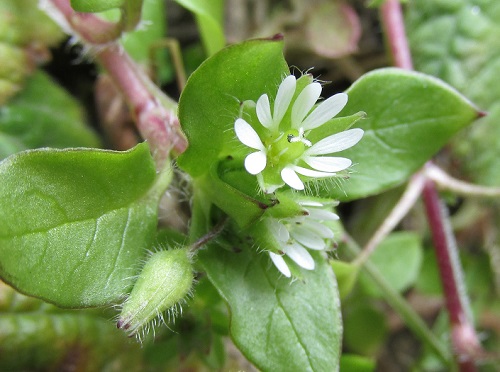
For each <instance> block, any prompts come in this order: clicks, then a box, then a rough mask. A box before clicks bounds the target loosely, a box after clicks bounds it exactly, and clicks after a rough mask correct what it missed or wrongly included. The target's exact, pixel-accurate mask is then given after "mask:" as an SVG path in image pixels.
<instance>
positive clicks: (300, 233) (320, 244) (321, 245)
mask: <svg viewBox="0 0 500 372" xmlns="http://www.w3.org/2000/svg"><path fill="white" fill-rule="evenodd" d="M290 234H291V235H292V238H294V239H295V240H296V241H298V242H299V243H300V244H302V245H303V246H304V247H306V248H309V249H315V250H322V249H325V247H326V244H325V241H324V240H323V239H322V238H321V237H319V236H318V235H317V234H315V233H314V232H313V231H311V230H309V229H307V227H304V226H300V225H298V226H294V228H293V229H292V231H291V232H290Z"/></svg>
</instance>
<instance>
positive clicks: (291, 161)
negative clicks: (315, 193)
mask: <svg viewBox="0 0 500 372" xmlns="http://www.w3.org/2000/svg"><path fill="white" fill-rule="evenodd" d="M304 78H308V77H307V76H306V77H304ZM296 88H297V80H296V78H295V77H294V76H292V75H290V76H287V77H286V78H285V79H284V80H283V82H282V83H281V84H280V86H279V88H278V93H277V94H276V99H275V100H274V105H273V110H272V111H271V104H270V101H269V97H268V95H267V94H263V95H262V96H260V98H259V99H258V100H257V103H256V105H255V110H256V114H257V118H258V120H259V125H261V126H262V127H264V128H265V130H263V131H259V132H263V133H264V134H262V136H259V134H258V133H257V131H256V130H255V129H254V128H253V127H252V125H250V124H249V123H248V122H247V121H245V120H244V119H242V118H238V119H236V121H235V124H234V130H235V132H236V137H237V138H238V139H239V140H240V142H241V143H243V144H244V145H246V146H248V147H250V148H252V149H254V150H257V152H253V153H250V154H249V155H247V157H246V158H245V169H246V170H247V171H248V172H249V173H250V174H253V175H258V180H259V184H260V185H261V187H262V189H263V190H264V192H266V193H270V192H274V190H276V189H277V188H278V187H281V186H283V185H284V184H287V185H288V186H290V187H291V188H293V189H296V190H303V189H304V183H303V181H302V179H301V177H300V176H305V177H309V178H323V177H333V176H335V175H336V173H337V172H340V171H342V170H345V169H347V168H348V167H350V166H351V164H352V162H351V160H350V159H347V158H342V157H332V156H323V155H328V154H332V153H335V152H339V151H342V150H345V149H348V148H350V147H352V146H354V145H355V144H356V143H358V142H359V141H360V140H361V138H362V137H363V130H362V129H359V128H355V129H350V130H346V131H344V132H340V133H336V134H333V135H330V136H327V137H326V138H323V139H322V140H320V141H318V142H316V143H312V142H311V141H310V140H308V139H307V136H308V134H309V133H310V132H311V131H313V130H315V129H316V128H319V127H321V126H322V125H323V124H325V123H327V122H328V121H330V120H331V119H332V118H333V117H335V116H336V115H337V114H338V113H339V112H340V111H341V110H342V109H343V108H344V106H345V105H346V103H347V94H345V93H339V94H336V95H334V96H332V97H330V98H328V99H327V100H325V101H323V102H322V103H320V104H319V105H318V106H317V107H316V108H315V109H314V110H313V108H314V105H315V104H316V101H317V100H318V98H319V96H320V94H321V89H322V88H321V84H319V83H317V82H312V83H309V84H308V85H306V86H305V87H304V88H303V89H302V91H301V92H300V93H299V94H298V96H297V97H296V99H295V101H293V102H292V100H293V97H294V95H295V92H296ZM290 106H291V112H290ZM288 112H290V114H289V115H287V113H288ZM276 174H278V175H279V178H277V177H275V175H276ZM280 180H281V181H280Z"/></svg>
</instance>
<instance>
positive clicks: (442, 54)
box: [406, 0, 500, 186]
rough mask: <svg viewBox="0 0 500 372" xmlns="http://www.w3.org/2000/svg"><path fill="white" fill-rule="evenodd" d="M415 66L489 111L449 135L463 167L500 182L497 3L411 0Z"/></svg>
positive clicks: (485, 181) (487, 182)
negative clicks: (456, 134)
mask: <svg viewBox="0 0 500 372" xmlns="http://www.w3.org/2000/svg"><path fill="white" fill-rule="evenodd" d="M406 21H407V22H406V23H407V25H408V29H409V32H408V34H409V35H410V37H409V41H410V46H411V49H412V54H413V56H414V63H415V67H416V68H417V69H419V70H421V71H423V72H426V73H428V74H432V75H435V76H437V77H439V78H441V79H443V80H444V81H447V82H448V83H449V84H451V85H453V86H454V87H455V88H456V89H458V90H459V91H460V92H462V93H463V94H465V95H467V96H468V97H469V98H470V99H472V100H473V101H474V102H475V103H477V104H478V105H479V106H480V107H481V109H483V110H485V111H487V112H488V116H487V117H486V118H484V119H482V120H480V121H478V122H477V123H475V125H474V126H473V127H472V128H471V129H470V131H467V132H466V133H464V135H463V136H459V137H458V138H457V140H456V141H454V143H453V145H454V148H453V150H455V151H454V153H455V155H457V156H458V157H459V160H458V161H457V162H456V163H457V164H459V165H463V167H464V169H463V170H462V171H463V173H465V174H466V176H468V178H471V179H472V180H473V181H475V182H477V183H480V184H483V185H490V186H498V185H500V142H499V141H498V140H497V138H498V135H499V132H500V131H499V129H498V125H497V122H498V121H499V119H500V105H499V104H498V102H499V101H500V85H499V84H497V80H498V79H497V77H498V75H499V74H500V53H498V51H499V50H500V49H499V48H500V38H499V37H498V35H499V34H500V3H499V2H498V1H481V0H461V1H439V2H436V1H433V0H419V1H412V2H410V4H409V7H408V13H407V17H406Z"/></svg>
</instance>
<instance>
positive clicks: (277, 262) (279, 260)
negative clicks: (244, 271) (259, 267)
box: [269, 252, 292, 278]
mask: <svg viewBox="0 0 500 372" xmlns="http://www.w3.org/2000/svg"><path fill="white" fill-rule="evenodd" d="M269 257H271V260H272V261H273V263H274V266H276V268H277V269H278V270H279V271H281V273H282V274H283V275H284V276H286V277H287V278H289V277H291V276H292V273H291V272H290V269H289V268H288V265H287V264H286V262H285V260H284V259H283V257H281V256H280V255H279V254H276V253H273V252H269Z"/></svg>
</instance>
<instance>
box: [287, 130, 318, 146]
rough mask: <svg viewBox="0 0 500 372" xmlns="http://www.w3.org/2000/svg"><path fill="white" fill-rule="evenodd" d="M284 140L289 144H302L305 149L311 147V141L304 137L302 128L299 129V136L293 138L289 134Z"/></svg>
mask: <svg viewBox="0 0 500 372" xmlns="http://www.w3.org/2000/svg"><path fill="white" fill-rule="evenodd" d="M286 138H287V140H288V142H290V143H295V142H302V143H303V144H304V145H305V146H306V147H311V146H312V143H311V141H309V140H308V139H306V138H305V137H304V128H299V135H298V136H297V137H295V136H294V135H293V134H289V135H287V136H286Z"/></svg>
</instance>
